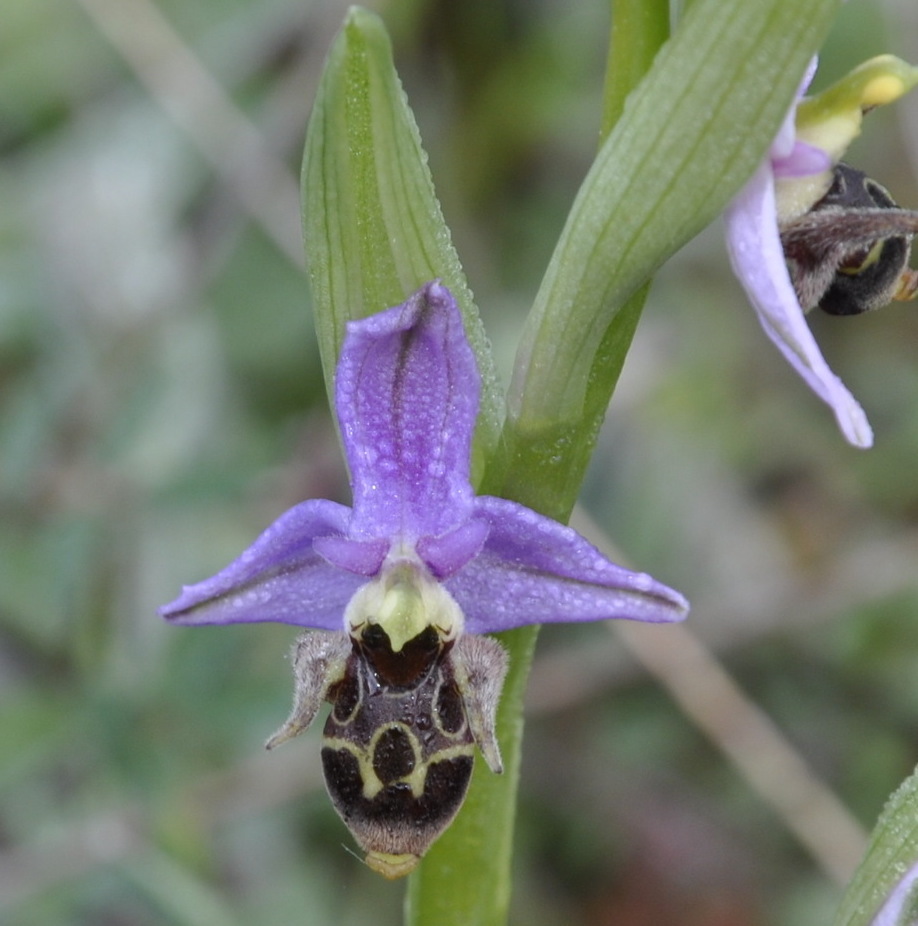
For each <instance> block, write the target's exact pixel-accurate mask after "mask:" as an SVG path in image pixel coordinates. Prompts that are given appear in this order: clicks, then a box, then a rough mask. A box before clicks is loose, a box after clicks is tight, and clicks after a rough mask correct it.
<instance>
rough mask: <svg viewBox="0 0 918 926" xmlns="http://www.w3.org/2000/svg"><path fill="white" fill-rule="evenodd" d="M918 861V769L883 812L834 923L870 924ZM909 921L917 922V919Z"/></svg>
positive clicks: (861, 925)
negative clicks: (899, 882) (898, 883)
mask: <svg viewBox="0 0 918 926" xmlns="http://www.w3.org/2000/svg"><path fill="white" fill-rule="evenodd" d="M916 862H918V769H916V771H915V772H913V773H912V775H911V777H909V778H907V779H906V780H905V781H904V782H903V783H902V785H901V786H900V787H899V789H898V790H897V791H895V792H894V793H893V795H892V796H891V797H890V799H889V802H888V803H887V804H886V807H884V808H883V812H882V813H881V814H880V819H879V820H878V821H877V825H876V828H875V829H874V831H873V835H872V836H871V838H870V845H869V846H868V848H867V854H866V855H865V856H864V861H863V862H861V864H860V867H859V868H858V870H857V871H856V872H855V874H854V878H853V879H852V881H851V883H850V884H849V885H848V889H847V890H846V891H845V896H844V898H843V899H842V903H841V907H840V908H839V911H838V915H837V916H836V917H835V924H834V926H868V924H869V923H870V922H871V920H872V919H873V917H874V914H875V913H876V912H877V910H878V909H879V908H880V906H881V905H882V903H883V901H884V900H885V899H886V898H887V896H888V895H889V893H890V892H891V891H892V889H893V888H894V887H895V886H896V884H897V882H898V881H899V879H900V878H901V877H902V876H903V875H904V874H905V872H906V871H907V870H908V869H909V868H911V867H912V866H913V865H914V864H915V863H916ZM906 922H908V923H914V922H915V920H914V919H908V920H907V921H906Z"/></svg>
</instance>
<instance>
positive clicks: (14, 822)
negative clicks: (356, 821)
mask: <svg viewBox="0 0 918 926" xmlns="http://www.w3.org/2000/svg"><path fill="white" fill-rule="evenodd" d="M375 8H377V9H378V10H379V11H380V12H381V13H382V14H383V16H384V18H385V20H386V22H387V25H388V26H389V28H390V30H391V32H392V35H393V39H394V43H395V51H396V62H397V64H398V67H399V69H400V72H401V74H402V77H403V80H404V82H405V84H406V88H407V91H408V94H409V98H410V100H411V103H412V106H413V107H414V109H415V112H416V115H417V118H418V122H419V124H420V128H421V133H422V136H423V138H424V142H425V145H426V147H427V149H428V151H429V153H430V159H431V165H432V169H433V174H434V179H435V182H436V184H437V189H438V192H439V194H440V196H441V200H442V203H443V207H444V211H445V214H446V218H447V221H448V222H449V223H450V224H451V227H452V229H453V234H454V238H455V241H456V244H457V247H458V250H459V253H460V255H461V256H462V259H463V261H464V263H465V267H466V271H467V273H468V276H469V280H470V283H471V285H472V288H473V290H474V291H475V293H476V296H477V297H478V303H479V306H480V307H481V311H482V314H483V316H484V319H485V323H486V325H487V327H488V329H489V331H490V333H491V336H492V338H493V341H494V346H495V350H496V353H497V356H498V360H499V363H500V364H501V367H502V370H503V373H504V375H505V377H506V376H507V375H508V373H509V365H510V363H511V360H512V356H513V351H514V348H515V339H516V336H517V332H518V328H519V325H520V321H521V318H522V315H523V313H524V312H525V310H526V307H527V306H528V305H529V303H530V302H531V300H532V298H533V296H534V294H535V291H536V288H537V286H538V282H539V279H540V276H541V273H542V270H543V268H544V266H545V263H546V261H547V259H548V256H549V254H550V251H551V249H552V246H553V243H554V240H555V238H556V236H557V234H558V232H559V230H560V228H561V225H562V223H563V221H564V217H565V213H566V210H567V208H568V206H569V204H570V202H571V200H572V198H573V195H574V193H575V191H576V189H577V186H578V184H579V182H580V179H581V178H582V176H583V175H584V173H585V171H586V169H587V167H588V165H589V163H590V160H591V158H592V155H593V151H594V148H595V144H596V138H597V132H598V120H599V103H600V88H601V78H602V73H603V67H604V60H603V57H604V39H605V36H606V33H607V28H608V24H607V9H606V3H605V2H603V0H580V2H577V3H573V4H570V3H566V2H563V0H501V2H496V0H466V2H464V3H461V4H460V3H455V2H454V0H391V2H389V3H379V4H377V5H376V7H375ZM344 9H345V4H344V3H339V2H337V0H260V2H253V0H193V2H187V0H185V2H182V0H155V2H154V0H6V2H5V4H4V13H3V22H4V25H3V30H2V33H0V158H2V160H0V200H2V209H0V698H2V700H0V920H2V921H3V922H4V923H9V924H15V926H78V924H87V926H88V924H92V926H100V924H101V926H147V924H169V926H172V924H175V926H233V924H241V926H245V924H253V923H258V924H262V926H271V924H278V926H280V924H284V926H288V924H290V923H303V924H307V926H325V924H336V926H350V924H355V926H358V924H360V926H362V924H372V926H390V924H392V926H394V924H397V923H398V922H399V921H400V909H401V899H402V892H403V888H402V886H401V885H399V884H389V883H386V882H384V881H382V880H381V879H380V878H378V876H376V875H373V874H372V873H370V872H368V871H367V870H366V869H365V868H364V867H363V866H362V865H361V864H359V862H358V861H357V860H356V859H355V858H354V857H353V856H352V855H351V854H349V852H348V847H349V846H350V845H351V843H350V838H349V836H348V834H347V832H346V831H345V829H344V827H343V825H342V824H341V823H339V821H338V820H337V818H336V817H335V815H334V812H333V811H332V809H331V807H330V804H329V803H328V801H327V799H326V797H325V795H324V791H323V787H322V784H321V779H320V773H319V768H318V750H319V736H320V731H319V728H320V726H321V724H319V725H317V728H316V729H314V730H311V731H310V732H309V733H307V734H306V735H304V736H303V737H301V738H300V740H299V741H297V742H295V743H293V744H291V745H290V746H287V747H285V748H284V749H283V750H282V751H280V752H277V753H274V754H272V755H270V756H267V755H265V754H264V753H263V750H262V748H261V747H262V743H263V741H264V740H265V739H266V737H267V736H268V735H269V734H270V733H271V732H273V730H274V729H275V728H276V727H277V726H278V725H279V724H280V723H281V722H282V721H283V719H284V717H285V716H286V711H287V709H288V703H289V698H290V694H291V690H292V689H291V678H290V669H289V664H288V662H287V660H286V653H287V650H288V647H289V644H290V643H291V642H292V640H293V637H294V635H295V633H294V631H293V630H292V628H289V627H276V626H270V625H261V626H239V627H227V628H201V629H178V628H171V627H167V626H164V625H163V624H162V623H161V622H160V621H159V619H158V618H157V617H156V615H155V608H156V606H157V605H159V604H161V603H164V602H165V601H168V600H170V599H171V598H172V597H173V596H174V595H175V594H176V592H177V590H178V587H179V585H180V584H181V583H182V582H190V581H194V580H197V579H200V578H203V577H204V576H206V575H209V574H210V573H212V572H213V571H215V570H216V569H217V568H219V567H221V566H223V565H224V564H225V563H226V562H227V561H229V560H230V559H231V558H232V557H234V556H235V555H236V554H238V553H239V552H240V551H241V550H242V549H243V548H244V547H245V546H247V545H248V543H249V542H250V541H251V540H252V539H253V538H254V537H255V535H256V534H257V533H258V532H259V531H260V530H261V529H262V528H263V527H265V526H266V525H267V524H268V523H269V522H270V521H271V520H273V519H274V518H275V517H276V516H277V515H279V514H280V513H281V512H282V511H283V510H285V509H286V508H287V507H289V506H290V505H292V504H293V503H295V502H297V501H299V500H301V499H303V498H306V497H311V496H322V497H328V498H335V499H339V500H342V501H347V499H348V495H347V485H346V480H345V478H344V474H343V468H342V464H341V461H340V457H339V451H338V448H337V444H336V440H335V435H334V430H333V427H332V425H331V422H330V419H329V415H328V411H327V407H326V400H325V396H324V394H323V388H322V378H321V373H320V370H319V366H318V358H317V351H316V346H315V341H314V335H313V332H312V328H311V316H310V304H309V295H308V292H307V289H306V284H305V281H304V276H303V273H302V270H301V262H302V257H301V254H300V244H299V240H298V234H299V232H298V223H299V219H298V195H297V188H296V174H297V171H298V163H299V158H300V153H301V147H302V139H303V132H304V128H305V124H306V121H307V118H308V114H309V107H310V101H311V99H312V97H313V94H314V90H315V86H316V81H317V79H318V76H319V73H320V69H321V65H322V61H323V58H324V55H325V52H326V50H327V48H328V46H329V43H330V40H331V38H332V36H333V34H334V32H335V30H336V29H337V27H338V24H339V23H340V21H341V17H342V15H343V12H344ZM883 51H891V52H894V53H897V54H899V55H901V56H903V57H906V58H909V59H910V60H911V61H913V62H916V61H918V12H916V8H915V6H914V3H913V2H912V0H888V2H880V0H851V2H849V3H847V4H846V5H845V6H844V8H843V9H842V12H841V14H840V16H839V19H838V22H837V25H836V28H835V30H834V32H833V34H832V36H831V38H830V40H829V42H828V44H827V47H826V49H825V51H824V54H823V58H822V68H821V71H820V75H819V77H818V79H817V83H816V85H815V86H816V87H817V88H818V87H821V86H824V85H825V84H826V83H827V82H829V81H830V80H831V79H833V78H834V77H837V76H839V75H841V74H842V73H844V72H845V71H846V70H848V69H849V68H850V67H851V66H853V65H854V64H856V63H858V62H859V61H860V60H862V59H863V58H866V57H868V56H870V55H873V54H877V53H880V52H883ZM868 129H869V131H868V134H867V135H865V137H864V138H863V139H861V140H860V141H859V142H858V143H857V144H856V146H855V147H854V149H853V150H852V152H851V153H850V154H849V160H850V161H852V162H853V163H856V164H857V165H858V166H860V167H862V168H864V169H866V170H867V171H868V173H870V174H872V175H873V176H875V177H876V178H877V179H878V180H879V181H880V182H882V183H883V184H884V185H886V186H887V187H888V188H889V189H890V190H891V192H892V194H893V196H894V197H895V198H896V199H897V200H898V201H899V202H900V203H901V204H902V205H903V206H906V207H911V208H918V96H912V97H911V98H907V99H906V100H905V101H903V102H901V103H900V104H898V105H896V106H895V107H893V108H891V110H890V111H883V112H878V113H877V114H875V115H873V116H871V117H870V120H869V122H868ZM812 324H813V327H814V329H815V330H816V332H817V336H818V339H819V341H820V343H821V344H822V345H823V347H824V349H825V352H826V354H827V357H828V359H829V360H830V363H831V364H832V365H833V367H834V368H835V370H836V371H837V372H838V373H839V374H840V375H841V376H842V378H843V379H844V380H845V381H846V383H848V385H849V386H850V387H851V388H852V390H853V391H854V392H855V394H856V395H857V396H858V397H859V398H860V399H861V401H862V403H863V405H864V406H865V408H866V409H867V411H868V413H869V415H870V417H871V420H872V423H873V425H874V428H875V431H876V434H877V446H876V448H875V449H874V450H871V451H869V452H867V453H864V452H858V451H855V450H852V449H850V448H848V447H847V446H846V445H845V444H844V442H843V441H842V439H841V437H840V436H839V434H838V433H837V431H836V428H835V426H834V422H833V420H832V418H831V415H830V414H829V412H828V411H827V410H826V408H824V407H823V406H822V405H821V403H819V402H818V401H817V400H816V399H814V398H813V397H812V396H811V395H810V394H809V393H808V392H807V390H806V388H805V387H804V385H803V383H802V382H801V381H799V380H798V379H797V377H796V376H795V375H794V374H793V373H792V372H791V370H790V369H789V368H788V367H787V366H786V364H785V363H784V362H783V360H782V359H781V358H780V356H779V355H778V353H777V351H776V350H775V349H774V348H772V347H771V345H770V343H769V342H767V340H766V339H765V337H764V335H763V334H762V333H761V331H760V330H759V328H758V324H757V322H756V320H755V318H754V317H753V313H752V311H751V309H749V308H748V307H747V306H746V303H745V301H744V298H743V296H742V294H741V292H740V290H739V288H738V286H737V284H736V283H735V281H734V280H733V279H732V277H731V275H730V272H729V268H728V264H727V260H726V257H725V254H724V249H723V245H722V240H721V230H720V229H719V228H717V227H714V228H712V229H710V230H709V231H708V232H706V233H705V234H704V235H702V236H701V237H700V238H699V239H698V240H696V241H694V242H692V244H691V245H690V246H689V247H687V248H686V249H685V251H684V252H683V253H681V254H679V255H677V256H676V257H675V258H674V259H673V260H672V261H671V262H670V263H669V264H668V265H667V267H666V268H665V269H664V271H663V272H662V273H661V274H660V275H659V277H658V278H657V281H656V282H655V285H654V288H653V290H652V293H651V297H650V300H649V303H648V307H647V309H646V311H645V316H644V320H643V323H642V325H641V327H640V328H639V331H638V335H637V339H636V342H635V345H634V349H633V351H632V354H631V355H630V357H629V360H628V363H627V364H626V367H625V373H624V376H623V380H622V383H621V386H620V388H619V390H618V393H617V394H616V397H615V400H614V402H613V405H612V408H611V410H610V414H609V418H608V422H607V425H606V428H605V429H604V432H603V434H602V437H601V440H600V445H599V448H598V452H597V455H596V458H595V462H594V465H593V467H592V469H591V471H590V474H589V476H588V479H587V482H586V485H585V488H584V493H583V505H584V508H585V509H586V510H588V511H589V512H590V513H591V514H592V516H593V518H594V519H595V520H596V521H598V522H599V524H600V525H601V526H602V527H603V528H604V529H605V530H606V531H607V532H608V533H609V534H610V535H611V536H612V537H614V538H615V540H616V542H617V543H618V544H619V545H620V547H621V548H622V549H623V550H625V551H626V553H627V556H628V557H629V559H631V560H632V561H634V562H636V563H638V564H639V565H640V566H641V567H642V568H645V569H648V570H650V571H652V572H654V573H655V574H656V575H657V576H658V577H659V578H661V579H663V580H665V581H667V582H669V583H670V584H673V585H675V586H677V587H679V588H680V589H682V590H683V591H684V592H686V594H687V595H688V596H689V597H690V598H691V600H692V601H693V604H694V611H693V614H692V617H691V628H692V630H693V631H694V632H695V633H696V634H697V635H698V636H699V637H700V638H701V639H702V640H704V641H705V642H706V644H707V646H709V647H710V648H712V649H713V650H714V651H715V652H716V653H717V656H718V658H719V659H720V660H721V661H722V663H723V665H724V666H725V667H726V668H727V669H728V671H729V672H731V673H732V674H733V676H734V677H735V678H736V679H737V681H738V682H739V685H740V686H741V688H742V689H743V690H745V692H746V693H747V694H748V695H749V696H750V697H751V699H752V700H753V701H754V702H756V703H757V704H758V705H760V706H761V707H762V708H763V709H764V710H765V712H766V713H767V714H768V715H769V716H770V717H771V718H772V719H773V720H774V722H775V723H776V724H777V726H778V727H779V728H780V729H781V730H783V732H784V734H785V735H786V737H787V738H788V740H789V742H790V744H791V745H792V746H793V748H794V749H795V750H796V751H797V752H798V754H799V756H800V757H801V758H803V759H805V761H806V762H807V763H809V765H810V766H811V768H812V769H813V770H814V771H815V773H816V774H817V775H818V776H819V777H820V778H821V779H822V780H823V781H824V782H825V783H826V784H827V786H828V787H829V788H831V789H832V790H833V791H834V792H835V793H836V794H837V795H838V796H839V797H840V799H841V801H842V802H843V804H844V805H845V806H846V807H847V808H849V810H850V812H851V814H853V816H854V818H855V819H856V820H858V821H860V823H861V825H862V826H864V827H865V828H869V827H870V826H872V823H873V821H874V819H875V817H876V815H877V813H878V812H879V810H880V808H881V806H882V804H883V802H884V800H885V798H886V796H887V794H888V793H889V792H890V791H891V790H892V789H893V788H894V787H895V786H896V785H897V784H898V783H899V782H900V780H901V779H902V778H904V777H905V776H906V775H907V774H908V773H909V772H910V771H911V770H912V768H913V767H914V765H915V763H916V761H918V478H916V463H918V411H916V410H918V310H916V307H915V306H914V305H908V304H906V305H896V306H893V307H890V308H888V309H886V310H884V311H882V312H879V313H876V314H875V315H871V316H870V317H861V318H856V319H832V318H828V317H825V318H820V317H814V318H813V319H812ZM720 707H723V705H713V708H714V709H715V711H716V710H717V709H719V708H720ZM479 773H481V772H479ZM517 845H518V851H517V859H516V888H515V896H514V901H513V907H512V921H513V922H515V923H520V924H523V923H525V924H527V926H541V924H558V923H564V924H571V926H575V924H584V926H610V924H613V923H614V924H619V923H622V924H628V926H644V924H648V926H649V924H653V926H656V924H659V923H664V922H665V923H670V924H674V926H728V924H730V926H733V924H735V926H746V924H750V926H752V924H756V926H784V924H787V926H791V924H814V923H827V922H829V921H830V920H831V915H832V911H833V909H834V907H835V905H836V903H837V901H838V897H839V888H838V886H837V885H835V884H833V883H832V882H831V880H830V879H829V878H828V877H827V875H826V873H825V871H823V870H822V868H821V867H820V865H819V863H818V861H817V860H814V859H813V858H812V857H811V856H810V855H809V854H808V853H807V852H805V851H804V850H803V849H802V848H801V847H800V846H799V844H798V843H797V841H796V840H795V839H794V837H793V836H792V835H791V834H790V832H789V831H788V829H787V827H786V826H785V824H784V823H783V822H782V820H781V819H780V818H779V817H778V816H776V815H775V814H774V813H773V811H772V810H771V809H770V808H769V807H768V806H766V805H765V804H764V803H763V802H762V801H761V799H760V798H759V796H758V795H757V794H756V792H755V790H754V788H752V787H751V786H750V784H749V782H748V781H747V779H746V777H745V776H744V775H743V774H741V773H740V772H738V771H737V770H736V768H735V767H734V766H733V765H732V764H731V763H730V762H728V761H727V760H726V759H725V758H724V756H723V754H722V752H721V751H720V749H719V748H718V747H717V746H716V745H714V744H712V743H711V742H710V741H709V739H708V738H707V737H706V736H705V735H704V734H703V733H702V732H700V731H699V729H698V726H697V725H696V723H695V721H694V720H693V719H691V718H689V717H688V716H686V714H685V713H684V712H683V710H682V709H681V708H680V707H679V706H678V705H677V704H676V703H675V702H674V701H673V700H672V698H671V697H670V696H669V695H668V694H667V692H666V690H665V688H663V687H661V686H660V685H659V684H658V683H657V682H656V681H654V680H653V679H652V678H649V677H648V675H647V673H646V672H645V671H644V670H643V669H642V667H641V666H640V665H639V664H638V663H637V662H636V661H635V660H634V658H633V657H632V656H630V655H629V654H628V652H627V651H626V650H625V649H624V648H623V646H622V645H621V642H620V640H619V639H618V638H617V637H616V636H615V635H613V634H612V633H610V632H609V628H608V627H606V626H603V625H597V626H591V627H579V628H550V629H547V630H546V631H544V632H543V637H542V640H541V643H540V651H539V657H538V658H537V664H536V667H535V670H534V673H533V678H532V686H531V711H530V715H529V722H528V729H527V742H526V750H525V761H524V769H523V783H522V802H521V808H520V821H519V833H518V839H517Z"/></svg>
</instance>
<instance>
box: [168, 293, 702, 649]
mask: <svg viewBox="0 0 918 926" xmlns="http://www.w3.org/2000/svg"><path fill="white" fill-rule="evenodd" d="M479 389H480V380H479V374H478V369H477V366H476V363H475V358H474V355H473V353H472V350H471V347H470V346H469V343H468V341H467V340H466V336H465V332H464V329H463V325H462V318H461V315H460V312H459V309H458V307H457V305H456V303H455V301H454V299H453V297H452V295H451V293H450V292H449V290H448V289H447V288H446V287H445V286H443V285H442V284H440V283H439V282H432V283H429V284H427V285H426V286H424V287H422V288H421V289H420V290H419V291H418V292H416V293H415V294H414V295H412V296H411V297H410V298H409V299H408V300H407V301H406V302H405V303H404V304H402V305H399V306H395V307H394V308H391V309H388V310H387V311H384V312H381V313H379V314H378V315H374V316H371V317H369V318H366V319H363V320H361V321H355V322H350V323H349V324H348V329H347V335H346V337H345V340H344V345H343V348H342V352H341V357H340V361H339V364H338V368H337V376H336V390H335V391H336V400H335V401H336V409H337V415H338V421H339V424H340V428H341V436H342V441H343V444H344V451H345V455H346V457H347V463H348V466H349V469H350V475H351V484H352V489H353V507H351V508H348V507H346V506H344V505H340V504H337V503H335V502H331V501H326V500H312V501H306V502H302V503H301V504H299V505H296V506H295V507H293V508H291V509H290V510H289V511H288V512H286V514H283V515H282V516H281V517H280V518H279V519H278V520H277V521H276V522H275V523H274V524H273V525H271V526H270V527H269V528H268V529H267V530H266V531H265V532H264V533H263V534H262V535H261V536H260V537H259V538H258V539H257V540H256V541H255V543H254V544H253V545H252V546H251V547H250V548H249V549H248V550H246V551H245V552H244V553H243V554H242V555H241V556H240V557H239V558H238V559H237V560H235V561H234V562H233V563H231V564H230V565H229V566H227V567H226V568H225V569H223V570H222V571H221V572H219V573H217V574H216V575H215V576H213V577H212V578H210V579H206V580H205V581H203V582H200V583H198V584H196V585H191V586H186V587H185V588H184V590H183V592H182V594H181V595H180V596H179V597H178V598H177V599H176V600H175V601H174V602H172V603H171V604H169V605H167V606H166V607H164V608H161V609H160V613H161V615H162V616H163V617H165V618H166V619H167V620H169V621H171V622H172V623H176V624H231V623H237V622H247V621H280V622H282V623H288V624H297V625H300V626H303V627H314V628H319V629H323V630H341V631H345V630H348V629H349V628H348V626H347V625H346V623H345V614H346V613H347V612H348V609H349V604H350V603H354V604H356V603H357V602H359V601H361V600H366V598H367V596H368V591H367V588H366V587H367V586H371V587H376V588H379V589H384V588H385V587H386V586H387V584H389V583H390V582H391V579H392V576H393V575H395V574H398V575H399V576H400V577H401V578H402V579H403V580H404V578H405V577H406V576H407V580H408V581H409V583H410V584H412V585H414V587H415V588H416V589H417V590H418V592H419V594H422V595H423V596H424V597H425V598H428V597H429V598H430V600H431V601H434V602H440V601H445V600H447V599H451V600H454V601H455V603H456V605H458V609H459V611H460V612H461V615H462V623H463V629H464V630H465V632H467V633H476V634H479V633H487V632H494V631H502V630H508V629H510V628H512V627H519V626H521V625H524V624H535V623H547V622H554V621H595V620H604V619H606V618H618V617H624V618H632V619H635V620H644V621H673V620H679V619H680V618H682V617H683V616H684V615H685V614H686V613H687V604H686V601H685V599H684V598H683V597H682V596H681V595H680V594H679V593H678V592H675V591H673V590H672V589H670V588H667V587H666V586H665V585H662V584H660V583H659V582H657V581H655V580H654V579H652V578H651V577H650V576H648V575H645V574H642V573H635V572H631V571H629V570H627V569H624V568H622V567H620V566H617V565H615V564H614V563H612V562H610V561H609V560H607V559H606V558H605V557H604V556H603V555H602V554H601V553H600V552H599V551H598V550H596V549H595V548H594V547H593V546H591V545H590V544H589V543H588V542H587V541H586V540H585V539H584V538H583V537H581V536H580V535H579V534H577V533H576V532H575V531H573V530H572V529H571V528H569V527H566V526H565V525H563V524H560V523H558V522H556V521H553V520H551V519H550V518H547V517H544V516H542V515H540V514H537V513H536V512H534V511H532V510H530V509H528V508H526V507H524V506H522V505H519V504H517V503H515V502H512V501H508V500H506V499H501V498H493V497H489V496H476V495H475V494H474V492H473V490H472V487H471V484H470V482H469V460H470V453H471V442H472V433H473V429H474V426H475V418H476V414H477V411H478V397H479ZM450 610H452V608H450ZM351 611H353V608H352V609H351ZM349 619H350V626H351V627H353V626H354V625H355V622H357V621H359V619H360V618H359V616H355V615H354V614H353V613H352V614H351V615H350V618H349Z"/></svg>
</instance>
